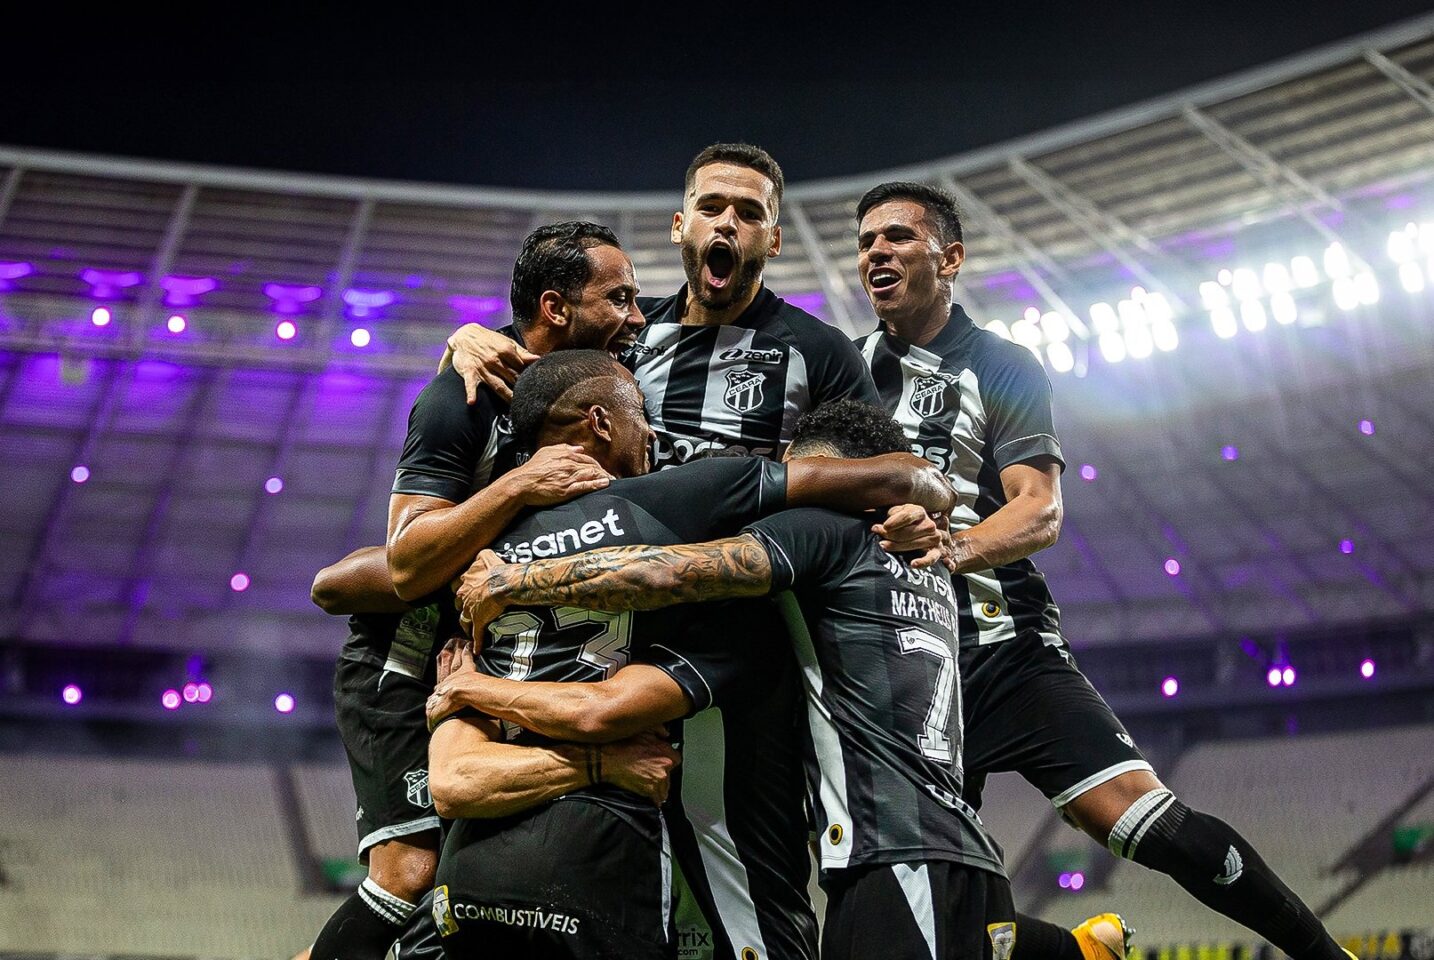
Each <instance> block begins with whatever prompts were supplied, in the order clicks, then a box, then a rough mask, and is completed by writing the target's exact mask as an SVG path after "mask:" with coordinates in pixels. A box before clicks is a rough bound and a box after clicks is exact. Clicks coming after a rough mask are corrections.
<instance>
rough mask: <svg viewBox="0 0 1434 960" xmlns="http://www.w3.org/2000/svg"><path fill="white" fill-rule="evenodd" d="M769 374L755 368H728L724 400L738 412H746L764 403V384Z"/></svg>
mask: <svg viewBox="0 0 1434 960" xmlns="http://www.w3.org/2000/svg"><path fill="white" fill-rule="evenodd" d="M766 381H767V375H766V374H765V373H761V372H758V371H753V370H728V371H727V389H726V390H724V391H722V402H723V403H725V404H727V406H728V407H730V408H731V409H733V410H735V411H736V412H737V413H746V412H748V411H749V410H755V409H757V408H758V407H759V406H761V405H762V384H763V383H765V382H766Z"/></svg>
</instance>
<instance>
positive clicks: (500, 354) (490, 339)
mask: <svg viewBox="0 0 1434 960" xmlns="http://www.w3.org/2000/svg"><path fill="white" fill-rule="evenodd" d="M448 349H449V350H451V351H453V369H454V370H457V371H458V375H459V376H460V377H462V378H463V389H464V391H465V392H466V393H467V394H468V402H469V403H470V404H472V403H477V402H478V386H479V385H480V384H487V386H488V389H490V390H492V391H493V392H494V393H496V394H497V395H498V396H500V397H502V398H503V399H504V400H505V401H507V400H512V399H513V382H514V381H515V380H517V379H518V374H520V373H522V372H523V368H524V367H526V366H527V365H528V364H530V363H532V362H533V361H534V360H536V359H538V355H537V354H536V353H532V352H530V351H528V350H525V349H523V347H522V346H521V345H520V344H519V343H518V342H517V341H516V340H513V339H511V338H510V337H505V336H503V335H502V334H501V333H498V332H496V331H494V330H489V329H487V328H486V327H481V326H479V325H478V324H476V323H465V324H464V325H463V326H461V327H459V328H458V329H457V330H455V331H453V335H452V336H451V337H449V338H448Z"/></svg>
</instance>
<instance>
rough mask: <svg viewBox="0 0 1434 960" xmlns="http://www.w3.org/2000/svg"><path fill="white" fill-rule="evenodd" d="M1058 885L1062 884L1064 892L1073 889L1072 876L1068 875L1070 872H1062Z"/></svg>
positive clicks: (1057, 880)
mask: <svg viewBox="0 0 1434 960" xmlns="http://www.w3.org/2000/svg"><path fill="white" fill-rule="evenodd" d="M1056 883H1058V884H1060V888H1061V889H1062V890H1069V889H1070V888H1071V875H1070V873H1068V872H1066V871H1062V872H1061V875H1060V876H1059V877H1056Z"/></svg>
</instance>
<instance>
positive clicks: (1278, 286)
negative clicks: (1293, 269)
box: [1261, 263, 1294, 293]
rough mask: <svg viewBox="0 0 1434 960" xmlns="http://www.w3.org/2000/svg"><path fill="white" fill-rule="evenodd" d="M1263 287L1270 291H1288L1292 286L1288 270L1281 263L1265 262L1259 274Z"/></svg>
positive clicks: (1292, 282)
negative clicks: (1262, 270)
mask: <svg viewBox="0 0 1434 960" xmlns="http://www.w3.org/2000/svg"><path fill="white" fill-rule="evenodd" d="M1261 279H1262V280H1263V281H1264V284H1265V289H1266V290H1268V291H1269V292H1270V293H1289V292H1290V290H1291V289H1292V288H1293V287H1294V280H1293V279H1292V278H1291V277H1290V271H1289V270H1288V268H1286V267H1285V265H1284V264H1283V263H1267V264H1265V269H1264V272H1263V273H1262V274H1261Z"/></svg>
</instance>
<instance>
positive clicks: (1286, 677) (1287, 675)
mask: <svg viewBox="0 0 1434 960" xmlns="http://www.w3.org/2000/svg"><path fill="white" fill-rule="evenodd" d="M1296 677H1297V674H1296V673H1295V668H1294V667H1285V668H1284V669H1283V670H1281V671H1280V680H1281V681H1282V682H1283V683H1284V685H1285V686H1287V687H1293V686H1294V685H1295V678H1296Z"/></svg>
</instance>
